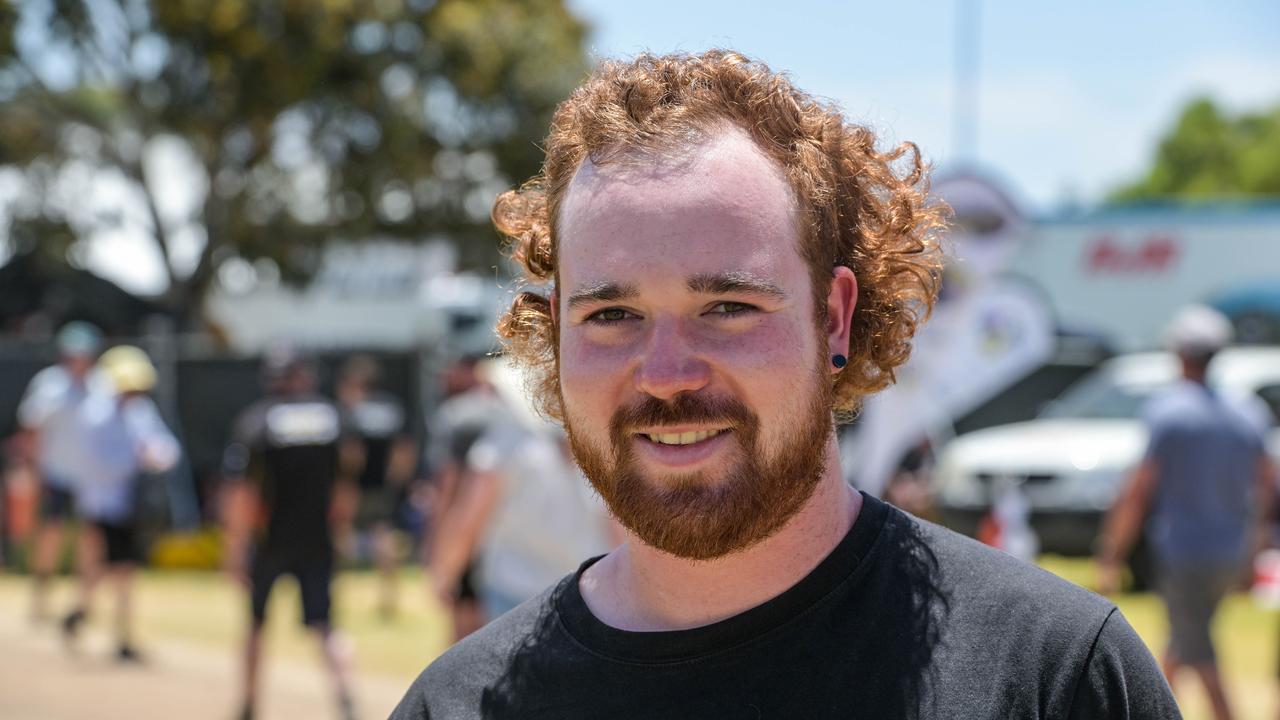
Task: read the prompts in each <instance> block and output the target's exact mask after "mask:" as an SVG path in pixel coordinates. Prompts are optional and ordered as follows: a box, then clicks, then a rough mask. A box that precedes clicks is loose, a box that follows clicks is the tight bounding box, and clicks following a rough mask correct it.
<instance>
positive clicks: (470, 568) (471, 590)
mask: <svg viewBox="0 0 1280 720" xmlns="http://www.w3.org/2000/svg"><path fill="white" fill-rule="evenodd" d="M476 571H477V568H476V561H475V560H472V561H471V562H469V563H467V569H466V570H463V571H462V577H460V578H458V599H459V600H466V601H468V602H476V601H477V600H479V599H480V594H479V593H478V592H476Z"/></svg>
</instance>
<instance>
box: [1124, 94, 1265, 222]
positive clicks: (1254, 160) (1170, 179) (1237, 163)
mask: <svg viewBox="0 0 1280 720" xmlns="http://www.w3.org/2000/svg"><path fill="white" fill-rule="evenodd" d="M1264 196H1271V197H1275V196H1280V105H1277V106H1275V107H1273V108H1271V109H1269V110H1266V111H1263V112H1259V113H1245V114H1242V115H1238V116H1234V117H1232V116H1228V115H1225V114H1223V113H1222V111H1220V110H1219V109H1218V108H1217V106H1215V105H1214V104H1213V102H1212V101H1210V100H1208V99H1205V98H1201V99H1198V100H1194V101H1192V102H1191V103H1189V104H1188V105H1187V107H1186V108H1184V109H1183V111H1182V114H1181V116H1180V117H1179V118H1178V122H1177V123H1176V124H1175V125H1174V127H1173V128H1172V129H1171V130H1170V131H1169V132H1168V133H1167V134H1166V135H1165V136H1164V138H1162V139H1161V141H1160V145H1159V147H1158V149H1157V150H1156V156H1155V160H1154V163H1153V164H1152V167H1151V170H1150V171H1148V173H1147V175H1146V177H1144V178H1142V179H1141V180H1139V181H1137V182H1135V183H1133V184H1131V185H1127V186H1125V187H1122V188H1120V189H1118V190H1116V191H1115V192H1114V193H1112V195H1111V200H1112V201H1116V202H1124V201H1135V200H1152V199H1212V198H1226V197H1264Z"/></svg>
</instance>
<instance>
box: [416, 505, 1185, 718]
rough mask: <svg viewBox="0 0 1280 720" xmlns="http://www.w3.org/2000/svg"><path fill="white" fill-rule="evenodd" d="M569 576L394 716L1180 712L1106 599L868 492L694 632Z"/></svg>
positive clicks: (466, 651)
mask: <svg viewBox="0 0 1280 720" xmlns="http://www.w3.org/2000/svg"><path fill="white" fill-rule="evenodd" d="M589 564H590V561H589V562H588V563H586V564H584V566H583V567H584V568H585V567H586V566H587V565H589ZM581 572H582V570H581V569H579V571H578V572H577V573H574V574H572V575H569V576H568V577H566V578H565V579H564V580H562V581H561V582H560V583H559V584H557V585H556V586H555V587H554V588H552V589H550V590H549V591H547V592H545V593H543V594H542V595H540V596H538V597H536V598H534V599H533V600H530V601H528V602H526V603H524V604H523V605H521V606H520V607H518V608H516V609H515V610H513V611H511V612H510V613H507V614H506V615H504V616H502V617H501V618H499V619H498V620H496V621H494V622H493V623H490V624H489V625H488V626H486V627H485V628H483V629H482V630H480V631H479V632H477V633H474V634H472V635H470V636H469V637H467V638H466V639H464V640H463V641H462V642H460V643H458V644H457V645H455V646H454V647H453V648H452V649H450V650H449V651H448V652H446V653H445V654H444V655H443V656H441V657H440V658H439V659H438V660H436V662H434V663H432V665H431V666H430V667H429V668H427V670H426V671H425V672H423V674H422V675H421V676H419V678H418V680H417V681H416V682H415V683H414V684H413V687H411V688H410V689H409V692H408V693H407V694H406V695H405V697H404V699H403V700H402V701H401V702H400V705H399V707H397V708H396V710H395V712H393V713H392V718H394V720H427V718H432V719H434V720H445V719H446V718H447V719H450V720H467V719H478V718H489V719H494V720H500V719H503V718H520V719H521V720H537V719H540V718H545V719H547V720H552V719H553V718H554V719H555V720H571V719H573V718H584V719H585V718H611V719H613V720H617V719H623V718H677V717H678V718H716V719H719V718H812V719H814V720H817V719H820V718H915V717H919V718H966V719H967V718H993V719H994V718H1001V719H1003V718H1063V719H1068V718H1102V717H1106V718H1176V717H1179V714H1178V708H1177V705H1176V704H1175V702H1174V699H1173V695H1172V694H1171V693H1170V692H1169V686H1168V685H1167V684H1166V683H1165V681H1164V677H1163V676H1162V675H1161V674H1160V670H1159V668H1158V667H1157V666H1156V663H1155V660H1154V659H1153V658H1152V657H1151V654H1150V652H1148V651H1147V649H1146V647H1145V646H1144V645H1143V643H1142V641H1141V640H1140V639H1139V638H1138V636H1137V634H1135V633H1134V631H1133V629H1132V628H1131V627H1129V624H1128V623H1127V622H1125V620H1124V618H1123V617H1122V616H1121V615H1120V611H1119V610H1117V609H1116V607H1115V605H1112V604H1111V603H1110V602H1108V601H1107V600H1105V599H1104V598H1101V597H1099V596H1097V595H1095V594H1093V593H1091V592H1088V591H1086V590H1084V589H1082V588H1080V587H1077V586H1075V585H1071V584H1070V583H1067V582H1066V581H1064V580H1062V579H1060V578H1057V577H1055V576H1053V575H1050V574H1049V573H1047V572H1045V571H1043V570H1040V569H1039V568H1036V567H1034V566H1031V565H1028V564H1026V563H1023V562H1020V561H1018V560H1015V559H1014V558H1012V557H1010V556H1008V555H1005V554H1004V553H1001V552H999V551H997V550H993V549H991V548H989V547H986V546H983V545H979V544H978V543H976V542H974V541H973V540H970V539H968V538H965V537H962V536H960V535H957V534H955V533H953V532H951V531H948V530H944V529H942V528H939V527H937V526H936V525H931V524H929V523H926V522H922V521H919V520H916V519H915V518H912V517H910V516H908V515H906V514H904V513H902V512H900V511H899V510H897V509H895V508H893V507H892V506H890V505H887V504H885V503H883V502H880V501H878V500H875V499H874V498H871V497H868V496H865V495H864V501H863V508H862V512H861V514H860V515H859V516H858V520H857V522H856V523H854V526H853V528H852V530H850V531H849V533H848V535H846V536H845V538H844V540H842V541H841V542H840V544H839V545H838V546H837V547H836V548H835V549H834V550H833V551H832V552H831V554H830V555H828V556H827V558H826V559H824V560H823V561H822V562H821V563H819V564H818V566H817V567H816V568H814V570H813V571H812V572H810V573H809V574H808V575H807V576H806V577H805V578H804V579H802V580H801V581H800V582H798V583H797V584H796V585H794V586H792V587H791V588H790V589H788V590H787V591H785V592H784V593H782V594H781V595H779V596H777V597H775V598H773V599H772V600H769V601H767V602H765V603H764V604H762V605H759V606H757V607H755V608H752V609H750V610H747V611H746V612H743V613H741V614H739V615H736V616H734V617H731V618H728V619H726V620H722V621H720V622H717V623H713V624H711V625H707V626H704V627H699V628H694V629H691V630H679V631H671V632H628V631H624V630H619V629H616V628H613V627H610V626H608V625H606V624H604V623H602V622H601V621H599V620H598V619H596V618H595V616H594V615H592V614H591V611H590V610H589V609H588V608H587V606H586V603H585V602H584V601H583V599H582V596H581V595H580V594H579V592H578V577H579V576H580V575H581Z"/></svg>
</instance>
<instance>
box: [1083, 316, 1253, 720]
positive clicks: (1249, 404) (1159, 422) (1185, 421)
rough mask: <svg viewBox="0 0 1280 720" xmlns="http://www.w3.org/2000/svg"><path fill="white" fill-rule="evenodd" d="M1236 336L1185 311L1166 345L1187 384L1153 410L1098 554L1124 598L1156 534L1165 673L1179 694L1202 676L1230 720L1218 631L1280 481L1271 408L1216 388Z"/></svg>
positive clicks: (1107, 587) (1106, 583)
mask: <svg viewBox="0 0 1280 720" xmlns="http://www.w3.org/2000/svg"><path fill="white" fill-rule="evenodd" d="M1231 338H1232V328H1231V324H1230V322H1229V321H1228V320H1227V319H1226V318H1225V317H1223V316H1222V315H1221V314H1220V313H1218V312H1216V311H1214V310H1212V309H1210V308H1207V307H1204V306H1190V307H1187V308H1185V309H1183V310H1182V311H1180V312H1179V313H1178V314H1177V315H1176V316H1175V317H1174V319H1173V320H1172V322H1171V323H1170V324H1169V327H1168V328H1167V330H1166V342H1167V344H1168V345H1169V348H1170V350H1172V351H1173V352H1174V353H1176V354H1177V356H1178V361H1179V363H1180V365H1181V374H1182V379H1181V381H1179V382H1178V383H1176V384H1175V385H1173V386H1172V387H1170V388H1168V389H1166V390H1164V391H1162V392H1160V393H1159V394H1157V395H1155V396H1154V397H1152V399H1151V400H1150V401H1149V402H1148V404H1147V406H1146V408H1145V410H1144V413H1143V417H1144V423H1145V424H1146V426H1147V430H1148V444H1147V451H1146V456H1145V457H1144V458H1143V460H1142V462H1141V464H1140V465H1139V466H1138V468H1137V469H1136V470H1135V471H1134V473H1133V475H1132V476H1131V477H1130V479H1129V482H1128V484H1127V486H1126V487H1125V488H1124V489H1123V490H1122V491H1121V494H1120V495H1119V497H1118V499H1117V502H1116V505H1115V507H1113V508H1112V511H1111V513H1110V515H1109V516H1108V518H1107V522H1106V526H1105V529H1104V535H1103V538H1102V542H1101V547H1102V552H1101V556H1100V557H1099V564H1100V568H1099V572H1100V586H1101V589H1102V590H1103V591H1104V592H1108V593H1110V592H1114V591H1115V590H1116V589H1117V588H1118V587H1119V576H1120V568H1121V564H1122V562H1123V561H1124V559H1125V558H1126V557H1128V554H1129V551H1130V550H1131V549H1132V547H1133V544H1134V542H1135V541H1136V540H1137V538H1138V535H1139V533H1141V532H1143V531H1144V529H1145V532H1146V539H1147V541H1148V543H1149V545H1150V547H1151V549H1152V551H1153V552H1154V555H1155V561H1156V588H1157V591H1158V593H1159V595H1160V597H1161V599H1162V600H1163V602H1164V604H1165V609H1166V611H1167V615H1168V622H1169V645H1168V648H1167V649H1166V651H1165V654H1164V657H1163V660H1162V665H1163V670H1164V673H1165V676H1166V677H1167V678H1168V680H1169V684H1170V685H1171V686H1173V685H1174V684H1175V681H1176V679H1177V677H1178V674H1179V671H1180V670H1181V669H1182V668H1184V667H1189V668H1191V669H1192V670H1194V671H1195V674H1196V676H1197V677H1198V678H1199V679H1200V681H1201V683H1203V685H1204V688H1205V691H1206V693H1207V695H1208V698H1209V703H1210V706H1211V708H1212V711H1213V715H1214V717H1216V718H1219V719H1220V720H1221V719H1223V718H1230V717H1231V716H1232V713H1231V703H1230V702H1229V700H1228V698H1227V694H1226V688H1225V687H1224V685H1223V682H1222V678H1221V676H1220V674H1219V670H1218V663H1217V655H1216V653H1215V651H1214V646H1213V642H1212V638H1211V637H1210V626H1211V623H1212V620H1213V616H1214V613H1215V611H1216V610H1217V607H1218V604H1219V602H1220V601H1221V600H1222V599H1223V597H1225V596H1226V594H1227V593H1228V592H1230V591H1231V590H1232V589H1234V588H1236V587H1238V586H1239V584H1240V582H1241V580H1242V576H1243V573H1244V571H1245V569H1246V568H1247V567H1249V566H1250V563H1249V560H1250V551H1251V550H1253V549H1255V548H1253V547H1251V544H1252V541H1254V539H1255V538H1258V537H1261V536H1262V534H1261V533H1260V532H1258V530H1259V528H1257V524H1259V523H1262V522H1264V521H1265V519H1266V518H1267V517H1269V509H1270V507H1271V504H1272V501H1273V498H1274V482H1275V467H1274V465H1273V463H1272V462H1271V460H1270V458H1269V457H1268V455H1267V452H1266V445H1265V437H1264V433H1265V431H1266V429H1267V428H1268V427H1269V426H1270V424H1271V423H1270V421H1269V415H1270V411H1269V410H1268V409H1267V408H1266V406H1265V405H1262V404H1261V400H1259V399H1258V398H1257V397H1254V396H1247V397H1231V396H1228V395H1226V394H1224V393H1221V392H1219V391H1215V390H1213V389H1211V388H1210V387H1209V386H1208V385H1207V384H1206V378H1207V375H1208V369H1209V364H1210V362H1211V361H1212V359H1213V357H1214V355H1215V354H1217V353H1218V351H1220V350H1221V349H1223V348H1224V347H1226V346H1227V345H1228V344H1229V343H1230V342H1231Z"/></svg>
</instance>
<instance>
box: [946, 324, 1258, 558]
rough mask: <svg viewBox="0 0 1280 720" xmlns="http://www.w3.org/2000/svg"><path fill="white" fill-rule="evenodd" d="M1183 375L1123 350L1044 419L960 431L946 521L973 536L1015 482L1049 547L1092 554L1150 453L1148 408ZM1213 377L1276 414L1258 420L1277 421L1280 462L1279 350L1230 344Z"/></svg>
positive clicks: (1151, 356)
mask: <svg viewBox="0 0 1280 720" xmlns="http://www.w3.org/2000/svg"><path fill="white" fill-rule="evenodd" d="M1177 377H1178V362H1177V359H1176V358H1175V357H1174V356H1173V355H1171V354H1168V353H1138V354H1132V355H1122V356H1118V357H1115V358H1112V359H1111V360H1109V361H1107V362H1105V363H1103V364H1102V365H1101V366H1100V367H1099V368H1098V369H1097V370H1096V371H1094V372H1093V373H1091V374H1090V375H1087V376H1086V377H1085V378H1083V379H1081V380H1080V381H1079V382H1077V383H1076V384H1074V385H1072V386H1071V387H1070V388H1069V389H1068V390H1067V391H1066V392H1065V393H1064V394H1063V395H1062V397H1061V398H1060V399H1058V400H1056V401H1054V402H1052V403H1050V404H1049V405H1047V406H1046V407H1045V408H1044V410H1043V411H1042V412H1041V413H1040V415H1039V416H1038V417H1037V418H1036V419H1035V420H1032V421H1029V422H1022V423H1015V424H1011V425H1001V426H997V427H992V428H987V429H984V430H978V431H976V432H972V433H969V434H966V435H961V436H958V437H956V438H955V439H953V440H952V441H951V442H949V443H948V444H947V445H945V446H944V447H943V448H942V449H941V450H940V452H939V455H938V464H937V467H936V469H935V475H934V478H935V485H936V493H937V499H938V503H939V506H940V507H939V509H940V515H941V518H942V522H943V523H944V524H946V525H948V526H949V527H951V528H953V529H955V530H958V531H960V532H963V533H966V534H968V535H974V534H975V533H976V531H977V527H978V523H979V521H980V520H981V518H982V517H983V515H985V514H986V512H987V511H988V509H989V508H990V507H991V503H992V501H993V498H994V496H995V494H996V493H997V492H998V491H999V489H1000V488H1001V487H1004V486H1006V485H1008V484H1014V485H1016V486H1018V488H1019V489H1020V490H1021V492H1022V493H1024V494H1025V496H1026V498H1027V500H1028V501H1029V502H1030V506H1031V526H1032V528H1033V529H1034V530H1035V531H1036V533H1037V535H1038V536H1039V539H1040V547H1041V550H1042V551H1043V552H1050V553H1060V554H1065V555H1088V554H1091V553H1092V552H1093V550H1094V542H1095V540H1096V538H1097V535H1098V530H1099V527H1100V524H1101V521H1102V518H1103V516H1104V515H1105V513H1106V512H1107V510H1108V509H1109V508H1110V507H1111V505H1112V502H1113V501H1114V500H1115V498H1116V494H1117V493H1118V491H1119V490H1120V489H1121V488H1122V487H1123V484H1124V481H1125V479H1126V477H1127V476H1128V474H1129V473H1130V472H1131V471H1132V470H1133V469H1134V467H1135V466H1136V465H1137V464H1138V462H1139V461H1140V460H1141V459H1142V456H1143V453H1144V452H1145V450H1146V442H1147V433H1146V430H1145V428H1144V427H1143V425H1142V422H1141V419H1140V413H1141V411H1142V408H1143V405H1144V404H1145V403H1146V401H1147V399H1148V398H1150V397H1151V396H1152V394H1154V393H1155V392H1157V391H1158V390H1159V389H1160V388H1162V387H1163V386H1166V385H1168V384H1169V383H1172V382H1174V381H1175V380H1176V379H1177ZM1209 384H1210V386H1212V387H1214V388H1215V389H1217V390H1218V391H1220V392H1222V393H1225V394H1229V395H1234V396H1245V395H1249V394H1253V395H1257V396H1258V397H1260V398H1262V400H1263V401H1264V402H1265V404H1266V405H1267V406H1268V407H1269V409H1270V412H1271V417H1270V418H1264V417H1260V418H1259V422H1263V423H1268V424H1269V425H1270V427H1271V429H1270V431H1269V435H1268V448H1269V450H1270V452H1271V454H1272V455H1274V456H1276V457H1277V458H1278V459H1280V429H1277V428H1276V427H1275V418H1276V417H1277V416H1280V347H1235V348H1228V349H1227V350H1224V351H1222V352H1221V353H1220V354H1219V355H1218V356H1217V357H1215V358H1214V361H1213V363H1212V364H1211V365H1210V367H1209ZM1259 408H1261V406H1260V404H1259ZM1261 414H1262V413H1260V415H1261Z"/></svg>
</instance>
